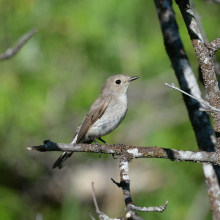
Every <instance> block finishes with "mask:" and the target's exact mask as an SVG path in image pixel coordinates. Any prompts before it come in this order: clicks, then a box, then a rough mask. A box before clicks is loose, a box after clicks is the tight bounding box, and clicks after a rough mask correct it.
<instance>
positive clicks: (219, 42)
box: [208, 37, 220, 55]
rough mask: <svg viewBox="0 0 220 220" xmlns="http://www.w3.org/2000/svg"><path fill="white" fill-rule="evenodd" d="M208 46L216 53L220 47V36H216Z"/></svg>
mask: <svg viewBox="0 0 220 220" xmlns="http://www.w3.org/2000/svg"><path fill="white" fill-rule="evenodd" d="M208 47H209V48H210V49H212V50H213V52H214V54H215V53H216V52H217V50H218V49H220V37H218V38H216V39H215V40H213V41H212V42H211V43H210V44H208ZM214 54H213V55H214Z"/></svg>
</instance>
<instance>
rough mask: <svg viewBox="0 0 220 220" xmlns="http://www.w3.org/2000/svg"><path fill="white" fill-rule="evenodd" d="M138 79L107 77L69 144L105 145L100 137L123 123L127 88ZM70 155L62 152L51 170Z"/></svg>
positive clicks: (117, 76)
mask: <svg viewBox="0 0 220 220" xmlns="http://www.w3.org/2000/svg"><path fill="white" fill-rule="evenodd" d="M138 78H139V77H137V76H133V77H130V76H126V75H122V74H120V75H115V76H111V77H109V78H108V79H107V80H106V82H105V84H104V85H103V87H102V90H101V94H100V96H99V97H98V99H96V100H95V102H94V103H93V104H92V106H91V108H90V110H89V112H88V114H87V115H86V117H85V118H84V120H83V122H82V123H81V124H79V125H78V127H77V129H76V134H75V136H74V138H73V140H72V142H71V144H75V143H88V144H90V143H92V142H93V141H94V142H95V143H96V144H97V145H98V146H100V145H99V143H98V142H97V141H96V139H99V140H100V141H102V142H103V143H105V144H107V143H106V142H105V141H104V140H102V139H101V137H102V136H105V135H107V134H109V133H111V132H112V131H113V130H115V129H116V128H117V127H118V125H119V124H120V123H121V122H122V121H123V119H124V117H125V115H126V113H127V110H128V101H127V90H128V86H129V84H130V82H132V81H133V80H135V79H138ZM72 154H73V153H72V152H67V151H65V152H63V153H62V154H61V156H60V157H59V158H58V159H57V161H56V162H55V163H54V165H53V168H56V167H58V168H59V169H61V168H62V167H64V166H65V164H66V162H67V159H68V158H69V157H70V156H71V155H72Z"/></svg>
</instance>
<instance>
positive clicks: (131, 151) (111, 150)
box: [27, 140, 220, 184]
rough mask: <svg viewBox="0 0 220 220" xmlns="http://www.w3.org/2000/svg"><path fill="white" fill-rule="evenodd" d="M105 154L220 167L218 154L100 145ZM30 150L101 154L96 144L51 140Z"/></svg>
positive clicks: (124, 177)
mask: <svg viewBox="0 0 220 220" xmlns="http://www.w3.org/2000/svg"><path fill="white" fill-rule="evenodd" d="M100 147H101V149H102V152H101V153H104V154H116V155H126V156H127V157H128V160H130V159H133V158H164V159H170V160H172V161H173V160H176V161H187V162H188V161H190V162H204V163H212V164H215V165H218V166H220V160H219V158H220V156H219V153H218V152H206V151H198V152H197V151H182V150H175V149H167V148H161V147H135V146H128V145H123V146H122V145H121V144H119V145H100ZM27 149H28V150H36V151H40V152H45V151H69V152H89V153H98V154H99V152H100V149H99V146H97V145H95V144H71V143H70V144H64V143H54V142H51V141H50V140H47V141H45V142H44V145H39V146H33V147H27ZM127 166H128V162H124V164H123V166H122V167H124V168H126V167H127ZM123 170H124V172H123V173H122V174H124V176H121V180H123V179H126V177H128V174H126V173H125V171H126V170H125V169H123ZM120 184H121V183H120Z"/></svg>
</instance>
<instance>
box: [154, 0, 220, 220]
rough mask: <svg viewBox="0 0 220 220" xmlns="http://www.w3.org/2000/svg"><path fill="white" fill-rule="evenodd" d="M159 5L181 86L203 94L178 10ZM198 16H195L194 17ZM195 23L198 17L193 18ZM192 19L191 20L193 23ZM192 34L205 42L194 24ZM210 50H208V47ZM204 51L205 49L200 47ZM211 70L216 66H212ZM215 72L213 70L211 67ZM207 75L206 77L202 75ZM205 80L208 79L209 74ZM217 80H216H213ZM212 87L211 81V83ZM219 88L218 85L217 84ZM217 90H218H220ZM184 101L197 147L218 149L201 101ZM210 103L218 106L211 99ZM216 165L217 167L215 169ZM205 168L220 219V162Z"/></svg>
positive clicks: (164, 2)
mask: <svg viewBox="0 0 220 220" xmlns="http://www.w3.org/2000/svg"><path fill="white" fill-rule="evenodd" d="M154 1H155V4H156V8H157V13H158V17H159V20H160V24H161V29H162V33H163V38H164V44H165V47H166V51H167V54H168V55H169V58H170V60H171V62H172V66H173V68H174V71H175V74H176V76H177V79H178V82H179V84H180V88H181V89H182V90H183V91H186V92H187V93H189V94H191V95H193V96H195V97H197V98H200V97H201V92H200V90H199V86H198V84H197V81H196V78H195V75H194V73H193V71H192V68H191V66H190V64H189V61H188V58H187V55H186V52H185V50H184V47H183V44H182V41H181V38H180V34H179V31H178V26H177V23H176V19H175V13H174V11H173V8H172V1H171V0H154ZM179 2H180V4H185V3H186V2H188V1H187V0H184V1H183V0H182V1H179ZM188 9H189V7H188V5H184V7H183V10H188ZM192 19H193V16H192V15H190V16H189V22H190V24H191V20H192ZM194 20H195V19H194ZM193 22H194V23H196V22H195V21H193ZM193 22H192V23H193ZM192 30H193V31H192V36H196V37H195V43H196V42H201V44H202V42H203V40H201V38H202V36H201V34H198V35H197V34H195V33H194V32H197V31H196V30H194V28H193V27H192ZM206 50H207V52H206V53H207V54H208V53H209V51H208V48H207V47H206ZM201 52H202V51H201ZM204 61H205V62H207V61H210V59H208V60H206V59H204ZM200 68H201V69H203V68H206V66H205V65H202V64H201V63H200ZM210 70H213V68H212V67H210ZM211 72H212V71H211ZM203 78H204V77H203ZM205 80H208V77H207V79H206V77H205ZM213 82H215V81H213ZM214 85H215V86H214V89H215V88H216V86H217V84H214ZM210 87H212V85H210ZM217 90H218V88H217ZM217 90H216V91H217ZM183 99H184V101H185V104H186V107H187V110H188V114H189V118H190V121H191V124H192V127H193V129H194V132H195V136H196V140H197V143H198V147H199V149H200V150H205V151H209V152H211V151H215V149H216V146H215V144H216V142H215V137H214V134H213V129H212V125H211V122H210V119H209V116H208V114H207V113H206V112H201V111H200V110H199V109H200V108H201V104H200V103H199V102H197V101H195V100H193V99H192V98H190V97H188V96H183ZM210 105H212V106H214V107H216V108H219V107H218V106H215V105H213V104H212V102H210ZM213 169H214V170H213ZM207 170H209V171H210V170H212V172H211V173H212V174H213V175H212V178H211V177H210V172H207ZM203 171H204V175H205V178H206V185H207V189H208V195H209V201H210V205H211V209H212V211H213V212H214V213H216V216H217V217H216V219H220V215H219V212H218V210H219V204H220V197H219V190H218V192H216V189H219V185H218V181H220V167H219V166H213V167H212V166H210V165H209V164H207V163H203Z"/></svg>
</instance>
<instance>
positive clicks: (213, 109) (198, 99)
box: [164, 83, 220, 112]
mask: <svg viewBox="0 0 220 220" xmlns="http://www.w3.org/2000/svg"><path fill="white" fill-rule="evenodd" d="M164 85H165V86H168V87H170V88H173V89H175V90H177V91H179V92H181V93H183V94H185V95H188V96H189V97H191V98H193V99H195V100H197V101H198V102H200V103H201V104H203V105H206V106H207V107H208V109H203V108H200V110H202V111H217V112H220V109H217V108H215V107H213V106H211V105H210V104H209V103H208V102H206V101H205V100H203V99H201V98H196V97H195V96H193V95H190V94H189V93H187V92H185V91H183V90H181V89H179V88H178V87H176V86H175V85H174V84H173V83H172V85H170V84H168V83H164Z"/></svg>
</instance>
